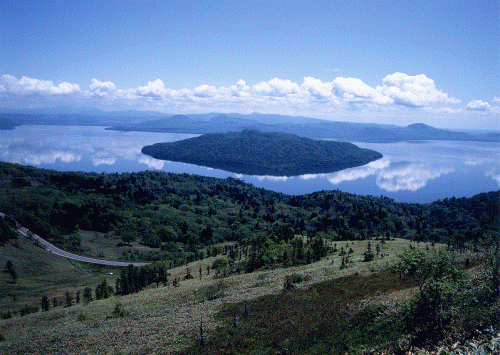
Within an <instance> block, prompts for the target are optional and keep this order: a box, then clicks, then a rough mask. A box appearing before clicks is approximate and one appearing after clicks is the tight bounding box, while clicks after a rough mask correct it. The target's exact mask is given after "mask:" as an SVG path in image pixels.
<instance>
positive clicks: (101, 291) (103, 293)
mask: <svg viewBox="0 0 500 355" xmlns="http://www.w3.org/2000/svg"><path fill="white" fill-rule="evenodd" d="M112 294H113V287H112V286H111V285H108V282H107V281H106V280H103V281H102V282H101V283H100V284H99V285H97V287H96V289H95V299H96V300H100V299H104V298H108V297H110V296H111V295H112Z"/></svg>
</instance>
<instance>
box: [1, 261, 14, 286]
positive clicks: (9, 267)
mask: <svg viewBox="0 0 500 355" xmlns="http://www.w3.org/2000/svg"><path fill="white" fill-rule="evenodd" d="M3 272H5V273H7V274H9V275H10V278H11V282H12V283H14V284H15V283H16V281H17V272H16V270H15V268H14V264H13V263H12V261H10V260H7V262H6V263H5V268H4V269H3Z"/></svg>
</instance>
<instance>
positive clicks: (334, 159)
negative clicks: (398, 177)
mask: <svg viewBox="0 0 500 355" xmlns="http://www.w3.org/2000/svg"><path fill="white" fill-rule="evenodd" d="M142 153H143V154H147V155H150V156H151V157H153V158H156V159H161V160H171V161H178V162H183V163H189V164H196V165H202V166H207V167H210V168H215V169H221V170H226V171H231V172H234V173H239V174H245V175H272V176H295V175H303V174H321V173H331V172H335V171H339V170H343V169H347V168H352V167H356V166H361V165H365V164H367V163H369V162H371V161H373V160H377V159H380V158H382V154H380V153H378V152H376V151H373V150H369V149H362V148H359V147H358V146H356V145H354V144H352V143H346V142H334V141H323V140H314V139H310V138H304V137H299V136H296V135H294V134H288V133H278V132H271V133H267V132H260V131H256V130H243V131H241V132H229V133H210V134H205V135H202V136H199V137H195V138H190V139H185V140H182V141H177V142H171V143H157V144H153V145H149V146H145V147H143V148H142Z"/></svg>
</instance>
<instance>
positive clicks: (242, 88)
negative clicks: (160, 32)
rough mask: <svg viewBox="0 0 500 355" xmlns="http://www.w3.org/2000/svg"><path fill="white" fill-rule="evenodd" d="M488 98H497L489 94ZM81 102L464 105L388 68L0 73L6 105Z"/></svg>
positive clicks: (306, 109) (189, 107)
mask: <svg viewBox="0 0 500 355" xmlns="http://www.w3.org/2000/svg"><path fill="white" fill-rule="evenodd" d="M493 101H494V102H500V99H498V98H494V99H493ZM66 102H67V105H72V104H74V105H78V106H85V105H86V104H88V105H92V106H95V107H100V108H104V109H111V110H113V109H124V108H125V109H140V110H158V111H163V112H175V113H177V112H179V113H184V112H186V113H189V112H191V113H194V112H207V111H220V112H242V113H243V112H253V111H260V112H263V113H280V114H291V115H294V114H298V115H308V114H311V113H313V114H312V115H313V116H315V117H317V116H321V117H325V118H328V115H330V117H333V116H334V115H337V114H340V115H341V114H342V113H343V112H347V111H345V110H349V112H352V109H355V110H358V111H361V110H363V111H364V112H377V114H379V113H382V114H383V113H384V112H387V113H390V112H395V111H392V109H393V108H399V109H404V107H411V108H421V110H422V112H430V111H432V112H433V113H435V114H439V115H449V116H453V115H455V116H457V115H458V114H461V113H463V112H464V111H465V107H462V108H460V107H458V108H450V107H449V105H450V104H458V103H460V100H458V99H455V98H453V97H450V96H449V95H448V94H447V93H445V92H443V91H441V90H439V89H438V88H437V87H436V84H435V82H434V80H432V79H430V78H428V77H427V76H425V75H423V74H421V75H415V76H411V75H407V74H404V73H394V74H390V75H387V76H386V77H385V78H383V80H382V83H381V85H379V86H376V87H372V86H370V85H368V84H367V83H365V82H363V80H361V79H358V78H353V77H337V78H332V80H331V81H323V80H320V79H317V78H314V77H311V76H306V77H304V78H303V81H302V82H301V83H296V82H294V81H292V80H288V79H286V80H285V79H280V78H273V79H270V80H268V81H261V82H258V83H256V84H253V85H252V84H247V83H246V82H245V81H244V80H243V79H240V80H239V81H238V82H237V83H236V84H234V85H229V86H224V87H215V86H213V85H210V84H209V83H204V84H202V85H198V86H197V87H195V88H194V89H191V88H177V89H174V88H171V87H169V86H168V84H167V83H164V82H163V81H162V80H161V79H155V80H151V81H148V82H147V84H146V85H143V86H142V85H141V86H137V87H131V88H118V87H117V86H116V85H115V83H113V82H112V81H100V80H98V79H96V78H94V79H92V80H91V82H90V84H89V85H88V89H85V90H82V89H80V87H79V86H78V84H71V83H67V82H62V83H59V84H57V85H56V84H54V83H53V82H51V81H46V80H39V79H34V78H28V77H25V76H23V77H22V78H21V79H17V78H16V77H14V76H12V75H3V76H2V77H0V105H3V106H4V107H11V106H12V105H13V104H14V105H19V106H22V105H23V103H24V107H43V106H50V105H51V104H58V105H60V104H64V103H66ZM466 108H467V109H469V110H473V111H474V110H475V111H480V110H483V111H488V112H490V113H496V112H498V111H500V108H499V107H498V106H492V107H489V104H488V103H487V102H482V101H481V100H476V101H473V102H471V103H469V104H468V105H467V107H466Z"/></svg>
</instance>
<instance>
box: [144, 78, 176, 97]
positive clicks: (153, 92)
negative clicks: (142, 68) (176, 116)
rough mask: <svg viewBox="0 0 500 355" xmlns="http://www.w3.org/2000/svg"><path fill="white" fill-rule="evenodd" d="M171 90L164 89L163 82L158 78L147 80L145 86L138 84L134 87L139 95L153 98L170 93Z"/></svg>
mask: <svg viewBox="0 0 500 355" xmlns="http://www.w3.org/2000/svg"><path fill="white" fill-rule="evenodd" d="M171 92H172V90H170V89H166V88H165V84H163V81H161V80H160V79H156V80H155V81H148V84H147V85H146V86H139V87H138V88H137V89H136V94H138V95H141V96H150V97H153V98H162V97H165V96H167V95H168V94H170V93H171Z"/></svg>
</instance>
